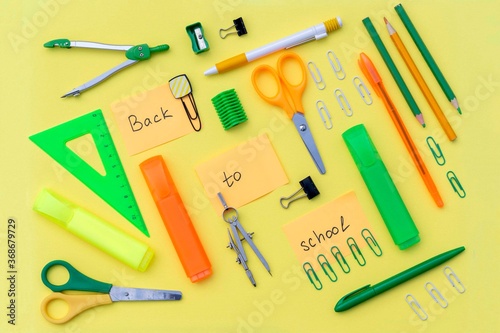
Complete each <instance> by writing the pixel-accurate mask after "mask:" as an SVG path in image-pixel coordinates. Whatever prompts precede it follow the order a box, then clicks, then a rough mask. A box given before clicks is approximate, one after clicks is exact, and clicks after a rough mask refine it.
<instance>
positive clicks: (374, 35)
mask: <svg viewBox="0 0 500 333" xmlns="http://www.w3.org/2000/svg"><path fill="white" fill-rule="evenodd" d="M363 24H364V26H365V28H366V30H367V31H368V33H369V34H370V37H371V39H372V40H373V43H375V46H376V47H377V50H378V52H379V53H380V55H381V56H382V59H384V62H385V64H386V65H387V68H388V69H389V72H391V75H392V77H393V78H394V81H396V83H397V85H398V88H399V90H401V93H402V94H403V97H404V98H405V101H406V103H408V106H409V107H410V110H411V112H412V113H413V115H414V116H415V118H417V120H418V122H419V123H420V125H422V126H423V127H425V121H424V116H423V115H422V112H420V109H419V108H418V105H417V102H415V99H414V98H413V96H412V94H411V93H410V90H409V89H408V86H407V85H406V83H405V81H404V80H403V77H402V76H401V74H400V73H399V71H398V69H397V67H396V64H394V61H393V60H392V58H391V56H390V55H389V52H388V51H387V49H386V48H385V45H384V43H383V42H382V39H381V38H380V36H379V34H378V32H377V30H376V29H375V27H374V26H373V23H372V21H371V20H370V18H369V17H367V18H365V19H363Z"/></svg>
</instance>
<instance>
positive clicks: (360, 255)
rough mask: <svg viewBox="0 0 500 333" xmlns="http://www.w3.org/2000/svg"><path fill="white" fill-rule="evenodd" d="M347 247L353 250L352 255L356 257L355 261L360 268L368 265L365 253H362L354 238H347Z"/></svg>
mask: <svg viewBox="0 0 500 333" xmlns="http://www.w3.org/2000/svg"><path fill="white" fill-rule="evenodd" d="M347 245H348V246H349V249H351V253H352V255H353V256H354V259H356V261H357V262H358V264H359V266H364V265H366V260H365V257H364V256H363V253H361V250H360V249H359V246H358V244H357V243H356V241H355V240H354V238H352V237H349V238H347Z"/></svg>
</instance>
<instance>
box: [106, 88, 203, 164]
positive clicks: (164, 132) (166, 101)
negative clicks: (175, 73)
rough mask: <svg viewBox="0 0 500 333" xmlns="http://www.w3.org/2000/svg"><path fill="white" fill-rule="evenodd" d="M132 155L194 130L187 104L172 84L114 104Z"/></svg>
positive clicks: (119, 124)
mask: <svg viewBox="0 0 500 333" xmlns="http://www.w3.org/2000/svg"><path fill="white" fill-rule="evenodd" d="M111 110H112V111H113V114H114V116H115V119H116V122H117V124H118V128H119V129H120V132H121V133H122V136H123V140H124V141H125V146H126V147H127V151H128V153H129V154H130V155H134V154H137V153H140V152H142V151H145V150H148V149H150V148H153V147H156V146H158V145H161V144H163V143H166V142H169V141H172V140H174V139H177V138H179V137H181V136H183V135H186V134H189V133H191V132H194V129H193V127H192V126H191V123H190V122H189V119H188V116H187V114H186V111H185V110H184V106H183V105H182V102H181V101H180V100H177V99H175V98H174V96H173V95H172V92H171V91H170V88H169V86H168V84H166V85H162V86H159V87H157V88H155V89H153V90H149V91H147V92H146V93H145V94H144V95H141V96H135V97H129V98H126V99H123V100H121V101H119V102H116V103H113V104H112V105H111Z"/></svg>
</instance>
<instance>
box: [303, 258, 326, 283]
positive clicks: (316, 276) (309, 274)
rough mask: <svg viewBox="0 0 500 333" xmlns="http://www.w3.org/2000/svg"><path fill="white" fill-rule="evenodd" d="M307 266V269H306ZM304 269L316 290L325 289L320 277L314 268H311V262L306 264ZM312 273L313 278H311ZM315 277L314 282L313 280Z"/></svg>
mask: <svg viewBox="0 0 500 333" xmlns="http://www.w3.org/2000/svg"><path fill="white" fill-rule="evenodd" d="M306 266H307V268H306ZM302 268H303V269H304V272H306V275H307V277H308V278H309V281H311V284H312V285H313V286H314V288H316V290H321V289H322V288H323V284H322V283H321V281H320V280H319V278H318V275H316V272H315V271H314V268H313V267H312V266H311V264H310V263H309V262H307V261H306V262H305V263H304V264H303V265H302ZM311 273H312V276H311ZM313 277H314V280H313Z"/></svg>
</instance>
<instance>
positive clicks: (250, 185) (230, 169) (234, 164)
mask: <svg viewBox="0 0 500 333" xmlns="http://www.w3.org/2000/svg"><path fill="white" fill-rule="evenodd" d="M196 172H197V173H198V177H199V178H200V180H201V183H202V184H203V187H204V188H205V192H206V194H207V196H208V198H209V199H210V202H211V203H212V206H213V207H214V209H215V210H216V211H217V212H219V211H222V205H221V203H220V201H219V199H218V197H217V193H218V192H221V193H222V195H223V197H224V199H225V201H226V202H227V204H228V205H229V206H232V207H235V208H238V207H241V206H243V205H245V204H247V203H249V202H251V201H253V200H255V199H257V198H259V197H261V196H263V195H265V194H267V193H269V192H271V191H273V190H274V189H276V188H278V187H279V186H282V185H284V184H287V183H288V177H287V176H286V174H285V171H284V170H283V167H282V166H281V162H280V161H279V159H278V156H277V155H276V152H275V151H274V148H273V146H272V144H271V142H270V141H269V137H268V136H267V135H266V134H262V135H260V136H258V137H255V138H253V139H250V140H248V141H245V142H243V143H241V144H240V145H238V146H237V147H235V148H233V149H231V150H229V151H227V152H225V153H223V154H221V155H219V156H217V157H215V158H213V159H212V160H210V161H208V162H205V163H203V164H201V165H199V166H198V167H197V168H196Z"/></svg>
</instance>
